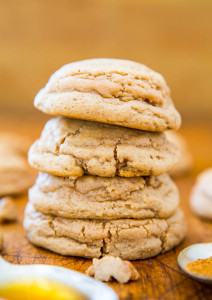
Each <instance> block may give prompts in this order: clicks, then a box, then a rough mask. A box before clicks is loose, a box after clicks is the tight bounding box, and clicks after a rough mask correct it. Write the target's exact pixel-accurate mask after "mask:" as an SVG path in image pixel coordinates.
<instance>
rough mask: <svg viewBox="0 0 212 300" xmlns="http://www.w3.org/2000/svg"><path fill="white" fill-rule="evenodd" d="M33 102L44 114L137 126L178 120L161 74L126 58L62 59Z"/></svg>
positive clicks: (161, 126) (172, 125)
mask: <svg viewBox="0 0 212 300" xmlns="http://www.w3.org/2000/svg"><path fill="white" fill-rule="evenodd" d="M34 105H35V107H36V108H38V109H40V110H41V111H43V112H45V113H47V114H52V115H63V116H67V117H70V118H76V119H83V120H90V121H97V122H102V123H109V124H114V125H119V126H125V127H130V128H137V129H141V130H149V131H165V130H167V129H175V130H177V129H178V128H179V127H180V124H181V118H180V114H179V113H178V112H177V110H176V109H175V107H174V104H173V102H172V99H171V96H170V89H169V87H168V86H167V83H166V81H165V80H164V78H163V77H162V75H160V74H159V73H157V72H155V71H153V70H151V69H149V68H148V67H146V66H145V65H142V64H140V63H136V62H132V61H129V60H121V59H89V60H84V61H79V62H74V63H70V64H67V65H65V66H63V67H62V68H60V69H59V70H58V71H56V72H55V73H54V74H53V75H52V76H51V77H50V79H49V82H48V83H47V85H46V86H45V87H44V88H43V89H42V90H40V92H39V93H38V94H37V96H36V97H35V101H34Z"/></svg>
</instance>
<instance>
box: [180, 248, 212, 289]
mask: <svg viewBox="0 0 212 300" xmlns="http://www.w3.org/2000/svg"><path fill="white" fill-rule="evenodd" d="M211 256H212V243H201V244H194V245H191V246H189V247H187V248H185V249H184V250H183V251H181V252H180V254H179V256H178V265H179V267H180V268H181V269H182V270H183V271H184V272H185V273H187V274H188V275H189V276H190V277H192V278H194V279H196V280H198V281H200V282H203V283H206V284H212V278H211V279H210V278H206V277H204V276H201V275H197V274H194V273H192V272H190V271H189V270H188V269H187V264H188V263H190V262H193V261H195V260H197V259H206V258H209V257H211Z"/></svg>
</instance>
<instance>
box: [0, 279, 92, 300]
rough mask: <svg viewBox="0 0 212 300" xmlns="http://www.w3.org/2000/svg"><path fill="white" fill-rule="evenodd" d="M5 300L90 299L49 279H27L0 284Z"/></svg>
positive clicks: (0, 292)
mask: <svg viewBox="0 0 212 300" xmlns="http://www.w3.org/2000/svg"><path fill="white" fill-rule="evenodd" d="M0 299H1V300H2V299H4V300H17V299H21V300H44V299H45V300H88V298H87V297H85V296H84V295H83V294H82V293H81V292H79V291H78V290H76V289H74V288H71V287H69V286H68V285H65V284H63V283H60V282H57V281H52V280H49V279H44V278H40V279H25V280H21V281H12V282H9V283H7V284H5V285H3V286H0Z"/></svg>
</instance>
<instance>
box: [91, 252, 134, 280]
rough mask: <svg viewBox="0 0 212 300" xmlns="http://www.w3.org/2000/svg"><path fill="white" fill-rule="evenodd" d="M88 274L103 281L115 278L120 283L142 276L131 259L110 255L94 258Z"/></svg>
mask: <svg viewBox="0 0 212 300" xmlns="http://www.w3.org/2000/svg"><path fill="white" fill-rule="evenodd" d="M86 275H89V276H93V277H94V278H95V279H97V280H101V281H111V280H112V279H113V278H114V279H116V280H117V281H118V282H120V283H127V282H128V281H130V280H138V278H139V277H140V276H139V273H138V271H137V270H136V269H135V267H134V266H133V265H132V264H131V263H130V262H129V261H126V260H122V259H121V258H120V257H114V256H110V255H108V256H104V257H103V258H100V259H97V258H94V259H93V263H92V265H91V266H90V267H89V268H88V270H87V271H86Z"/></svg>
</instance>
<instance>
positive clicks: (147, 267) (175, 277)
mask: <svg viewBox="0 0 212 300" xmlns="http://www.w3.org/2000/svg"><path fill="white" fill-rule="evenodd" d="M24 128H25V129H24V130H23V131H24V132H31V131H30V126H29V127H27V126H24ZM207 128H208V127H207ZM209 129H210V127H209V128H208V129H207V130H205V129H204V130H203V129H202V130H196V129H195V128H194V127H191V128H188V129H187V130H185V135H187V136H188V139H190V143H191V148H192V151H193V153H194V156H195V162H196V166H197V167H196V169H195V170H196V171H195V172H197V168H198V171H199V169H201V168H202V169H203V168H204V167H206V166H209V165H210V164H211V146H212V139H211V133H210V130H209ZM23 131H22V132H23ZM194 180H195V174H193V175H191V176H189V177H186V178H182V179H178V180H177V181H176V183H177V185H178V187H179V190H180V194H181V207H182V209H183V210H184V212H185V215H186V220H187V225H188V233H187V236H186V239H185V240H184V242H183V243H182V244H181V245H180V246H178V247H177V248H175V249H174V250H172V251H169V252H167V253H164V254H161V255H158V256H157V257H154V258H151V259H146V260H139V261H134V262H133V264H134V266H135V267H136V268H137V270H138V271H139V273H140V279H139V280H138V281H135V282H130V283H128V284H119V283H117V282H115V281H113V282H111V283H109V286H110V287H111V288H113V289H114V291H115V292H116V293H117V294H118V296H119V298H120V299H129V300H130V299H175V300H177V299H180V300H182V299H212V288H211V287H210V286H206V285H203V284H201V283H199V282H196V281H194V280H192V279H190V278H188V277H187V275H186V274H184V273H183V272H182V271H181V270H180V269H179V268H178V266H177V256H178V254H179V252H180V251H181V250H182V249H184V248H185V247H187V246H188V245H191V244H194V243H199V242H212V223H210V222H206V221H201V220H200V219H198V218H197V217H195V216H194V215H193V214H192V212H191V211H190V207H189V194H190V190H191V187H192V185H193V183H194ZM27 200H28V199H27V195H24V196H20V197H17V198H16V200H15V201H16V204H17V206H18V209H19V222H18V223H9V224H4V225H1V226H0V230H2V231H3V235H4V244H3V250H2V256H3V257H4V259H5V260H7V261H9V262H11V263H15V264H50V265H57V266H63V267H65V268H70V269H73V270H76V271H79V272H82V273H84V272H85V270H86V269H87V268H88V267H89V266H90V264H91V260H89V259H83V258H74V257H64V256H60V255H58V254H54V253H51V252H50V251H47V250H44V249H41V248H37V247H34V246H33V245H31V244H30V243H29V242H28V240H27V239H26V237H25V233H24V230H23V227H22V221H23V212H24V208H25V205H26V203H27Z"/></svg>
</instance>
